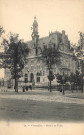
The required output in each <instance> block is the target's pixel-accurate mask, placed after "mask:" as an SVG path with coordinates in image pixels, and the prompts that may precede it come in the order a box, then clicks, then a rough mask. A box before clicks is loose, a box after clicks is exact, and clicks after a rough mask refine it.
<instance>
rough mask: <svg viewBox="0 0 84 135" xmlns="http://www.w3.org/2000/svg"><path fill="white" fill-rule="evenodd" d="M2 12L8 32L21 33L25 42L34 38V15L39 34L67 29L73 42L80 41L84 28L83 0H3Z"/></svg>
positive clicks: (3, 21) (0, 8)
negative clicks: (32, 27)
mask: <svg viewBox="0 0 84 135" xmlns="http://www.w3.org/2000/svg"><path fill="white" fill-rule="evenodd" d="M0 14H1V15H0V18H1V19H0V20H1V22H0V25H2V26H3V27H4V29H5V30H6V33H8V32H10V31H11V32H14V33H19V34H20V37H21V38H23V39H24V40H26V41H28V40H31V33H32V31H31V26H32V24H33V20H34V16H36V17H37V21H38V25H39V35H40V37H44V36H48V34H49V31H52V32H53V31H56V30H58V31H60V32H61V31H62V30H65V31H66V34H68V37H69V39H70V41H71V42H73V43H75V42H76V43H77V40H78V31H83V30H84V2H83V0H0Z"/></svg>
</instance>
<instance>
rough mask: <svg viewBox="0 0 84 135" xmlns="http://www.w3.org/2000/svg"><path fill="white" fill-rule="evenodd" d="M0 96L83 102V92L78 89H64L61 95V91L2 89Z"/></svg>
mask: <svg viewBox="0 0 84 135" xmlns="http://www.w3.org/2000/svg"><path fill="white" fill-rule="evenodd" d="M0 98H10V99H18V100H19V99H22V100H27V99H28V100H36V101H46V102H62V103H76V104H84V93H81V92H80V91H78V92H76V91H74V93H71V92H70V91H65V95H63V94H62V92H59V91H52V92H49V91H48V90H32V91H31V90H29V91H26V92H24V93H23V92H22V91H21V90H19V93H15V92H14V90H8V91H3V90H2V91H1V92H0Z"/></svg>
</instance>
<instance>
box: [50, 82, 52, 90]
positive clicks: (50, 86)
mask: <svg viewBox="0 0 84 135" xmlns="http://www.w3.org/2000/svg"><path fill="white" fill-rule="evenodd" d="M50 92H52V88H51V80H50Z"/></svg>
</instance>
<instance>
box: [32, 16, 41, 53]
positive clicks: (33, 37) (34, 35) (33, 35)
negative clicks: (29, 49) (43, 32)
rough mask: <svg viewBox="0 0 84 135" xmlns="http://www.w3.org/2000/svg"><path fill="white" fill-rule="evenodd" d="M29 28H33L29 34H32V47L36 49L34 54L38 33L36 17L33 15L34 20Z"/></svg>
mask: <svg viewBox="0 0 84 135" xmlns="http://www.w3.org/2000/svg"><path fill="white" fill-rule="evenodd" d="M31 29H32V30H33V31H32V35H31V36H32V41H33V44H34V48H35V49H36V55H37V49H38V40H39V35H38V23H37V20H36V17H34V22H33V26H32V28H31Z"/></svg>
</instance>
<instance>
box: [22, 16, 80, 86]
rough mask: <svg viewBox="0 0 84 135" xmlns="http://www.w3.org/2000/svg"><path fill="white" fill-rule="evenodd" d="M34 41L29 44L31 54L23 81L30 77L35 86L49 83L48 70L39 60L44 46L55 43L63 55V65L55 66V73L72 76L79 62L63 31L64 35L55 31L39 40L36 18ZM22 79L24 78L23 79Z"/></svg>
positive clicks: (29, 79) (33, 32) (54, 81)
mask: <svg viewBox="0 0 84 135" xmlns="http://www.w3.org/2000/svg"><path fill="white" fill-rule="evenodd" d="M32 30H33V31H32V35H31V37H32V40H31V41H29V42H27V44H28V47H29V48H30V50H31V51H30V54H29V56H28V64H27V65H25V68H24V70H23V80H24V78H25V76H27V77H28V81H32V80H34V81H35V84H39V83H43V84H44V83H47V82H48V78H47V76H48V69H47V67H46V65H45V63H43V61H41V60H39V59H38V57H40V52H41V49H42V48H43V47H44V46H49V45H50V44H52V43H54V44H55V46H56V47H58V49H59V51H60V53H61V58H60V59H61V64H60V65H59V66H57V65H55V66H54V67H53V73H54V74H57V73H60V74H63V72H64V73H65V74H70V73H71V72H74V73H75V71H76V69H77V62H76V61H75V60H73V52H72V51H71V47H70V41H69V39H68V36H67V35H66V34H65V31H64V30H63V31H62V33H60V32H58V31H55V32H51V33H49V36H46V37H43V38H39V35H38V23H37V20H36V17H35V18H34V22H33V28H32ZM21 79H22V78H21ZM53 83H56V79H54V80H53Z"/></svg>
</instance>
